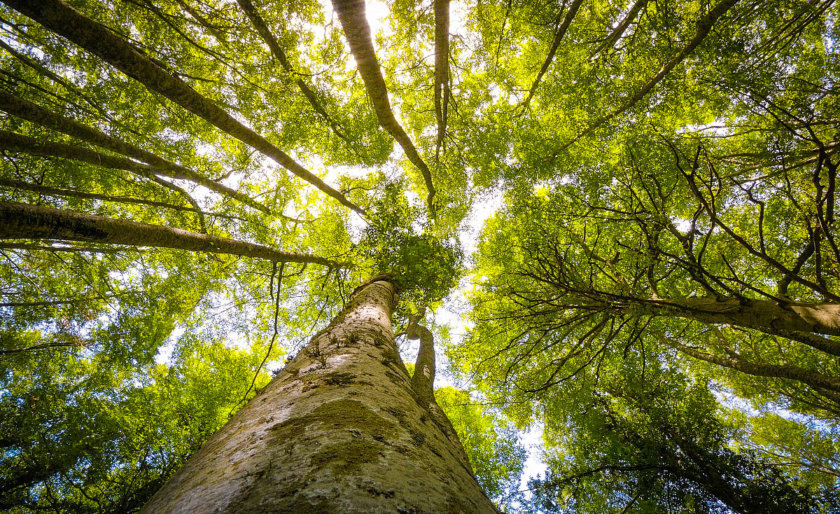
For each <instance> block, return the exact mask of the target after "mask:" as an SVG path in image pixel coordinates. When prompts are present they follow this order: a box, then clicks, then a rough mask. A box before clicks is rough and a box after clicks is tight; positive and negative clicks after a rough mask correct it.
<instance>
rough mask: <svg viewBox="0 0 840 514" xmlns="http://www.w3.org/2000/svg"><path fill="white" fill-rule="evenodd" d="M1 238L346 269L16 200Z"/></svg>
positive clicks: (0, 207)
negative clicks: (67, 242)
mask: <svg viewBox="0 0 840 514" xmlns="http://www.w3.org/2000/svg"><path fill="white" fill-rule="evenodd" d="M0 239H52V240H59V241H89V242H93V243H104V244H119V245H132V246H149V247H154V248H174V249H176V250H189V251H194V252H210V253H222V254H228V255H239V256H242V257H253V258H257V259H266V260H269V261H272V262H301V263H303V262H306V263H312V264H321V265H324V266H329V267H333V268H335V267H347V265H346V264H342V263H338V262H335V261H331V260H329V259H325V258H323V257H318V256H315V255H309V254H298V253H290V252H282V251H280V250H275V249H274V248H270V247H268V246H263V245H259V244H255V243H249V242H246V241H237V240H235V239H228V238H225V237H216V236H209V235H207V234H198V233H196V232H189V231H187V230H181V229H178V228H171V227H165V226H161V225H147V224H145V223H137V222H134V221H127V220H120V219H112V218H104V217H102V216H93V215H91V214H84V213H80V212H74V211H68V210H63V209H53V208H51V207H39V206H35V205H29V204H25V203H17V202H2V201H0Z"/></svg>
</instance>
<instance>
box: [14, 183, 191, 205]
mask: <svg viewBox="0 0 840 514" xmlns="http://www.w3.org/2000/svg"><path fill="white" fill-rule="evenodd" d="M0 186H3V187H11V188H14V189H23V190H25V191H35V192H36V193H41V194H44V195H47V196H65V197H75V198H87V199H91V200H104V201H106V202H115V203H133V204H138V205H150V206H152V207H161V208H164V209H172V210H176V211H189V212H195V213H201V211H199V210H196V208H195V207H185V206H183V205H175V204H173V203H168V202H158V201H155V200H146V199H145V198H133V197H130V196H115V195H106V194H100V193H88V192H85V191H76V190H73V189H60V188H56V187H48V186H42V185H39V184H31V183H29V182H23V181H21V180H7V179H4V178H0Z"/></svg>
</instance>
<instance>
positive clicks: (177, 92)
mask: <svg viewBox="0 0 840 514" xmlns="http://www.w3.org/2000/svg"><path fill="white" fill-rule="evenodd" d="M4 3H6V4H7V5H9V6H10V7H12V8H13V9H15V10H17V11H19V12H21V13H22V14H24V15H26V16H28V17H30V18H32V19H33V20H35V21H37V22H38V23H40V24H41V25H43V26H45V27H47V28H48V29H50V30H52V31H53V32H55V33H56V34H59V35H61V36H64V37H66V38H67V39H69V40H70V41H72V42H74V43H76V44H77V45H79V46H80V47H82V48H84V49H85V50H88V51H89V52H91V53H93V54H95V55H97V56H98V57H100V58H102V59H103V60H104V61H105V62H107V63H109V64H111V65H112V66H114V67H115V68H117V69H118V70H120V71H122V72H123V73H125V74H126V75H128V76H129V77H131V78H133V79H135V80H137V81H138V82H140V83H141V84H143V85H144V86H146V88H147V89H149V90H150V91H154V92H157V93H159V94H161V95H163V96H165V97H166V98H168V99H170V100H172V101H173V102H175V103H176V104H178V105H180V106H181V107H183V108H184V109H186V110H187V111H189V112H191V113H193V114H195V115H196V116H199V117H200V118H203V119H204V120H206V121H208V122H209V123H211V124H213V125H215V126H216V127H217V128H219V129H220V130H222V131H223V132H225V133H227V134H229V135H231V136H233V137H235V138H236V139H238V140H240V141H242V142H243V143H245V144H247V145H249V146H251V147H252V148H255V149H256V150H259V151H260V152H262V153H263V154H265V155H267V156H268V157H270V158H271V159H273V160H274V161H275V162H277V163H278V164H280V165H281V166H283V167H284V168H286V169H287V170H289V171H291V172H292V173H293V174H295V175H296V176H298V177H300V178H302V179H303V180H305V181H307V182H309V183H310V184H312V185H313V186H315V187H316V188H318V189H319V190H321V191H322V192H324V193H326V194H327V195H329V196H331V197H333V198H335V199H336V200H338V201H339V202H340V203H341V204H342V205H344V206H346V207H348V208H350V209H352V210H354V211H356V212H358V213H360V214H364V210H363V209H362V208H361V207H359V206H357V205H356V204H354V203H353V202H351V201H350V200H348V199H347V198H346V197H345V196H344V195H343V194H342V193H341V192H339V191H336V190H335V189H333V188H332V187H330V186H328V185H327V184H326V183H325V182H324V181H323V180H321V179H320V178H318V177H317V176H315V175H314V174H313V173H312V172H310V171H309V170H307V169H306V168H304V167H303V166H301V165H300V164H298V163H297V162H296V161H295V160H294V159H292V158H291V157H290V156H289V155H287V154H286V153H284V152H283V151H282V150H280V149H279V148H277V147H276V146H274V145H273V144H271V143H270V142H268V140H266V139H265V138H264V137H262V136H260V135H259V134H257V133H256V132H254V131H253V130H251V129H250V128H248V127H246V126H245V125H243V124H242V123H241V122H239V121H237V120H236V119H235V118H234V117H233V116H231V115H230V114H228V113H227V112H225V111H224V110H222V109H221V108H220V107H219V106H217V105H216V104H215V103H214V102H213V101H212V100H210V99H209V98H206V97H204V96H202V95H200V94H199V93H198V92H196V91H195V90H194V89H193V88H191V87H190V86H189V85H188V84H187V83H186V82H184V81H182V80H181V79H179V78H178V77H175V76H173V75H172V74H170V73H169V72H167V71H166V70H165V69H164V68H162V67H161V66H160V65H158V64H157V63H155V62H154V61H152V60H151V59H149V58H148V57H146V56H145V55H143V54H142V53H140V52H139V51H138V50H137V49H135V48H134V47H133V46H132V45H131V44H129V43H128V42H126V41H125V40H123V39H122V38H120V37H119V36H117V35H116V34H114V33H113V32H111V31H110V30H108V28H107V27H105V26H104V25H101V24H99V23H97V22H95V21H93V20H91V19H89V18H87V17H85V16H84V15H82V14H81V13H80V12H79V11H77V10H75V9H74V8H72V7H70V6H69V5H67V4H66V3H64V2H62V1H61V0H4Z"/></svg>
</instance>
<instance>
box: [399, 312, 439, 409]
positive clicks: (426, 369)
mask: <svg viewBox="0 0 840 514" xmlns="http://www.w3.org/2000/svg"><path fill="white" fill-rule="evenodd" d="M417 321H418V320H417V319H415V318H412V319H411V321H410V323H409V325H408V329H407V330H406V336H407V337H408V338H409V339H419V340H420V350H419V351H418V352H417V361H416V362H415V364H414V375H413V376H412V377H411V387H412V388H414V391H415V392H416V393H417V394H418V395H419V396H420V398H421V399H422V400H423V401H424V402H427V403H431V402H433V401H434V398H435V393H434V388H435V339H434V336H433V335H432V333H431V332H430V331H429V329H428V328H426V327H424V326H423V325H420V324H418V323H417Z"/></svg>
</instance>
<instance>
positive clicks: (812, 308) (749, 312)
mask: <svg viewBox="0 0 840 514" xmlns="http://www.w3.org/2000/svg"><path fill="white" fill-rule="evenodd" d="M654 304H655V305H656V307H655V310H659V309H661V310H662V311H665V312H661V311H660V313H670V314H672V315H674V316H677V317H681V318H686V319H692V320H696V321H699V322H701V323H713V324H718V323H725V324H728V325H735V326H739V327H745V328H752V329H754V330H758V331H761V332H764V333H765V334H772V335H778V336H781V337H787V338H789V339H793V340H795V341H799V342H802V343H804V344H807V345H808V346H811V347H813V348H816V349H817V350H820V351H823V352H826V353H830V354H832V355H838V356H840V342H838V341H834V340H831V339H828V338H825V337H820V336H818V335H817V334H825V335H828V336H840V304H830V303H825V304H809V303H793V302H792V303H789V304H785V305H779V304H778V303H777V302H774V301H771V300H749V301H746V300H740V299H736V298H714V297H704V298H685V299H669V300H662V301H656V302H654ZM660 306H661V307H660Z"/></svg>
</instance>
